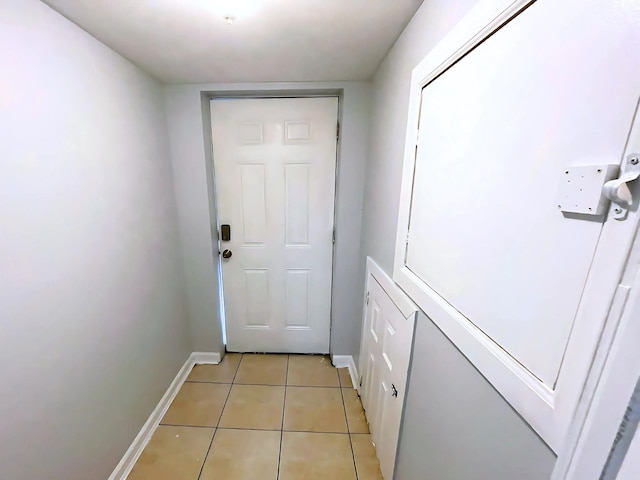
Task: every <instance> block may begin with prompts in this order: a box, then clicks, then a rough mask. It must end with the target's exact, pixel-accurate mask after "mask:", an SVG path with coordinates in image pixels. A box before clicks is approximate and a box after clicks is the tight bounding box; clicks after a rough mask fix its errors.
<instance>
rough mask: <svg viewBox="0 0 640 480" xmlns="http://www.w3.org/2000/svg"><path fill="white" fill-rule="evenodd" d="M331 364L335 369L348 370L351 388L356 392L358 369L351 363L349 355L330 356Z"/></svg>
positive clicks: (351, 358) (358, 381)
mask: <svg viewBox="0 0 640 480" xmlns="http://www.w3.org/2000/svg"><path fill="white" fill-rule="evenodd" d="M331 363H333V366H334V367H336V368H348V369H349V375H350V376H351V383H352V384H353V388H355V389H356V390H358V385H359V383H360V379H359V378H358V369H357V368H356V363H355V362H354V361H353V357H352V356H351V355H331Z"/></svg>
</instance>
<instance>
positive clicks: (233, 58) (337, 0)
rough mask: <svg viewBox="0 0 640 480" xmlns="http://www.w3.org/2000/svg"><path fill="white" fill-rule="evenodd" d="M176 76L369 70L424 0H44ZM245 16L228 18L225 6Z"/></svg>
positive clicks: (300, 75)
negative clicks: (227, 22) (226, 18)
mask: <svg viewBox="0 0 640 480" xmlns="http://www.w3.org/2000/svg"><path fill="white" fill-rule="evenodd" d="M44 1H45V3H47V4H48V5H50V6H51V7H52V8H54V9H55V10H57V11H58V12H60V13H62V14H63V15H64V16H66V17H67V18H69V19H70V20H72V21H73V22H75V23H76V24H78V25H79V26H80V27H82V28H83V29H85V30H86V31H87V32H89V33H90V34H92V35H93V36H95V37H96V38H98V39H99V40H101V41H102V42H103V43H105V44H107V45H108V46H110V47H111V48H113V49H114V50H116V51H117V52H119V53H121V54H122V55H124V56H125V57H127V58H129V59H130V60H131V61H133V62H134V63H136V64H137V65H139V66H140V67H142V68H143V69H145V70H146V71H148V72H150V73H151V74H153V75H155V76H156V77H157V78H159V79H161V80H163V81H165V82H169V83H191V82H194V83H195V82H268V81H327V80H364V79H368V78H369V77H370V76H371V75H372V74H373V73H374V71H375V69H376V67H377V66H378V64H379V63H380V61H381V60H382V59H383V57H384V55H385V54H386V52H387V51H388V50H389V48H390V47H391V45H392V44H393V42H394V41H395V39H396V38H397V37H398V35H399V34H400V32H401V31H402V30H403V28H404V27H405V25H406V24H407V23H408V21H409V20H410V18H411V17H412V16H413V14H414V13H415V11H416V10H417V9H418V7H419V6H420V4H421V3H422V0H85V1H82V0H44ZM229 14H230V15H234V16H235V17H236V20H235V22H234V23H233V25H227V24H226V22H225V20H224V19H223V16H224V15H229Z"/></svg>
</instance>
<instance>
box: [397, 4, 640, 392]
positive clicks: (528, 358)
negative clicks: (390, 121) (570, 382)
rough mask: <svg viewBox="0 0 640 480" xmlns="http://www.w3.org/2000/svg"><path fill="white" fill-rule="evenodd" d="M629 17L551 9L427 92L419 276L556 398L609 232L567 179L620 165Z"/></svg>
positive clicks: (415, 210) (418, 196) (414, 261)
mask: <svg viewBox="0 0 640 480" xmlns="http://www.w3.org/2000/svg"><path fill="white" fill-rule="evenodd" d="M621 13H622V11H621V10H620V9H616V8H612V6H611V2H606V1H603V0H592V1H588V2H575V1H562V2H554V1H553V0H538V1H537V2H535V3H534V4H533V5H532V6H531V7H529V8H528V9H527V10H526V11H525V12H524V13H523V14H521V15H519V16H518V17H516V18H515V19H514V20H513V21H511V22H510V23H509V24H507V25H506V26H505V27H503V28H502V29H500V30H499V31H498V32H497V33H496V34H494V35H493V36H491V37H490V38H489V39H487V40H486V41H485V42H484V43H482V44H481V45H480V46H479V47H477V48H476V49H474V50H473V51H472V52H470V53H469V54H468V55H467V56H465V57H464V58H463V59H462V60H461V61H459V62H458V63H456V64H455V65H454V66H453V67H452V68H450V69H449V70H448V71H446V72H445V73H444V74H443V75H441V76H440V77H438V78H437V79H436V80H435V81H433V82H431V83H430V84H429V85H427V86H426V87H425V88H424V90H423V92H422V107H421V117H420V141H419V145H418V161H417V162H416V169H415V184H416V186H417V187H418V188H415V189H414V192H413V199H412V203H413V207H412V211H411V219H410V222H411V227H410V238H411V242H410V244H409V248H408V251H407V262H406V265H407V267H408V268H409V269H410V270H411V271H412V272H414V273H415V274H416V275H418V276H419V277H420V278H422V279H423V280H424V281H425V283H427V284H428V285H429V286H430V287H431V288H433V289H434V290H435V291H436V292H438V293H439V294H440V295H441V296H442V297H443V298H444V299H445V300H446V301H447V302H448V303H450V304H451V305H452V306H453V307H454V308H455V309H457V310H458V311H459V312H461V313H462V314H463V315H464V316H465V317H467V318H468V319H469V320H470V321H471V322H472V323H473V324H474V325H475V326H477V327H478V328H479V329H480V330H482V331H483V332H484V333H485V334H487V335H488V336H489V337H491V338H492V339H493V340H494V341H495V342H496V343H497V344H499V345H500V346H501V347H502V348H504V349H505V350H507V351H508V352H509V353H510V354H511V355H512V356H513V357H514V358H516V359H517V361H518V362H520V363H521V364H523V365H524V366H525V367H526V368H527V369H528V370H529V371H530V372H532V373H533V374H534V375H535V376H536V377H538V378H539V379H541V380H542V381H543V382H544V383H545V384H546V385H547V386H549V387H553V386H554V384H555V382H556V379H557V377H558V373H559V370H560V366H561V362H562V359H563V356H564V352H565V349H566V347H567V343H568V339H569V334H570V332H571V328H572V325H573V322H574V318H575V316H576V312H577V309H578V305H579V302H580V299H581V296H582V290H583V288H584V285H585V282H586V279H587V275H588V273H589V269H590V266H591V260H592V258H593V256H594V252H595V249H596V247H597V245H598V239H599V237H600V232H601V229H602V222H603V220H604V219H603V218H602V217H600V218H593V217H587V216H573V217H572V216H568V215H563V214H562V212H561V211H559V209H558V205H557V204H558V201H557V196H558V187H559V184H560V181H561V177H562V175H564V171H565V169H566V168H567V167H570V166H573V165H594V166H597V165H600V164H607V163H618V162H619V161H620V158H621V156H622V152H623V149H624V146H625V140H626V136H627V134H628V131H629V126H630V125H631V120H632V118H633V114H634V109H635V106H636V102H637V98H638V94H639V90H638V82H620V78H625V77H626V78H629V76H631V78H638V74H639V73H640V68H638V65H637V62H629V58H628V57H626V56H624V55H615V54H612V53H613V52H616V50H618V49H619V46H620V45H627V46H629V45H633V44H635V45H638V44H639V42H638V37H639V35H638V33H637V22H633V21H630V19H629V18H623V16H622V15H621ZM630 63H634V66H631V65H630Z"/></svg>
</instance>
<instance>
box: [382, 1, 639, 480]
mask: <svg viewBox="0 0 640 480" xmlns="http://www.w3.org/2000/svg"><path fill="white" fill-rule="evenodd" d="M535 1H536V0H480V1H479V2H478V3H477V4H476V6H475V7H473V8H472V10H471V11H470V12H469V13H468V14H467V16H465V17H464V18H463V19H462V21H461V22H460V23H458V24H457V25H456V26H455V27H454V29H453V30H452V31H451V32H450V33H449V34H448V35H447V36H446V37H445V38H444V39H443V40H442V41H441V42H440V43H439V44H438V45H437V46H436V47H435V48H434V49H433V50H432V51H431V52H430V53H429V54H428V55H427V56H426V57H425V59H423V61H422V62H420V63H419V64H418V66H417V67H416V68H415V69H414V71H413V75H412V79H411V96H410V103H409V112H408V122H407V137H406V143H405V145H406V149H405V159H404V170H403V180H402V190H401V198H400V211H399V219H398V230H397V232H398V233H397V237H396V255H395V262H394V274H393V279H394V281H395V282H396V283H399V284H400V285H401V287H402V288H403V289H405V291H406V292H407V293H409V295H410V296H411V297H412V298H413V300H414V301H416V302H417V303H418V304H425V303H427V304H433V307H434V310H435V311H436V313H438V312H439V311H440V310H442V311H443V312H445V310H446V308H447V306H445V305H442V304H437V305H436V302H434V301H433V300H432V299H431V298H429V297H428V295H427V294H426V293H425V291H424V290H422V289H421V288H419V287H417V286H415V285H417V283H418V282H416V281H415V280H416V279H414V278H412V277H411V275H413V276H415V275H414V274H412V272H411V271H410V270H408V269H406V268H405V267H404V265H405V252H406V242H407V231H408V225H409V212H410V208H409V207H410V204H411V196H412V183H413V168H414V164H415V148H416V145H417V135H416V134H417V131H418V125H419V112H420V105H421V100H422V98H421V97H422V89H423V88H424V86H426V85H427V84H428V83H429V82H430V81H431V80H433V79H434V78H436V77H437V76H439V75H440V74H442V73H443V72H444V71H446V70H447V69H448V68H449V67H451V66H452V65H453V64H454V63H455V62H457V61H458V60H460V59H461V58H462V57H463V56H464V55H466V54H467V53H468V52H470V51H471V50H472V49H473V48H475V47H476V46H478V45H479V44H480V43H481V42H483V41H484V40H485V39H486V38H488V37H489V36H491V35H492V34H493V33H494V32H495V31H497V30H498V29H500V28H501V27H502V26H504V25H505V24H506V23H508V22H509V21H510V20H512V19H513V18H515V17H516V16H517V15H518V14H519V13H521V12H522V11H523V10H525V9H526V8H527V7H529V6H530V5H531V4H533V3H534V2H535ZM636 130H640V129H639V128H638V126H636ZM616 160H618V159H616ZM635 190H636V192H637V191H638V190H640V189H638V188H636V189H635ZM629 231H631V227H629ZM627 233H629V232H627ZM620 246H621V248H624V247H625V245H620ZM631 255H632V256H631V257H630V259H629V260H628V263H627V266H626V273H625V279H624V281H623V282H622V283H620V285H619V286H618V289H617V290H616V291H615V297H614V300H613V304H612V305H611V308H610V311H609V316H608V319H607V322H606V326H605V330H604V333H603V334H602V336H601V337H600V333H601V332H600V331H594V332H588V333H587V334H586V336H587V337H589V338H585V339H584V340H585V342H586V343H588V342H587V340H589V341H590V340H594V341H596V342H597V341H598V338H600V341H599V343H598V344H599V347H598V353H597V357H596V360H595V362H594V363H593V364H592V365H591V366H589V365H588V362H581V364H580V365H575V368H574V371H573V372H571V373H572V374H575V375H566V377H571V376H573V377H574V381H567V382H566V383H567V385H566V386H565V387H563V388H564V389H565V390H564V391H568V392H569V394H568V395H567V397H568V399H569V400H568V401H564V402H560V403H559V402H557V401H556V400H557V399H555V398H554V392H553V391H551V390H550V389H549V388H547V387H545V386H544V385H541V384H540V382H538V381H535V380H534V379H530V378H527V377H526V375H521V374H520V372H518V370H522V369H521V368H520V369H519V368H517V367H518V366H517V365H514V363H515V362H514V360H513V359H511V358H510V357H509V358H506V357H508V356H507V355H504V354H503V353H502V352H501V351H500V350H499V349H497V348H495V347H493V346H492V345H481V344H480V343H478V339H479V338H480V336H479V335H477V334H476V332H472V331H469V330H468V329H466V330H465V328H464V327H460V326H458V325H451V324H449V327H450V328H448V335H449V336H450V338H455V340H454V343H456V344H457V345H458V348H461V349H462V350H463V352H464V353H465V354H466V355H467V356H468V357H469V358H470V359H471V360H472V361H473V362H474V364H476V366H477V367H478V368H479V369H480V370H481V371H483V372H484V374H485V376H486V375H487V372H488V373H489V375H488V378H491V381H492V383H493V384H494V386H498V389H499V390H500V391H501V393H502V394H503V395H504V396H505V397H506V398H507V399H508V400H509V398H516V399H517V398H521V399H522V398H526V399H527V400H526V401H521V403H522V405H514V407H515V408H516V409H520V408H522V409H525V410H527V413H528V414H527V415H525V417H526V418H525V420H526V421H528V422H530V424H531V425H532V427H533V428H534V429H535V430H536V431H538V432H540V433H541V434H542V436H543V437H545V440H546V441H547V442H548V443H549V444H550V446H551V447H552V448H553V449H554V450H555V451H556V452H557V453H558V454H559V457H558V461H557V463H556V467H555V470H554V473H553V479H554V480H585V479H587V478H597V476H598V475H599V472H598V474H596V476H595V477H592V476H585V475H584V472H586V471H587V470H588V469H587V466H590V467H591V470H593V471H596V470H597V467H598V462H600V464H599V466H600V471H601V469H602V466H604V461H605V460H606V456H607V455H608V451H609V448H610V446H611V442H610V441H608V440H606V437H604V436H603V435H602V433H603V430H602V429H603V428H604V427H605V426H606V427H607V428H608V429H609V431H611V432H613V436H615V432H616V431H617V428H618V426H619V423H620V419H621V412H624V409H625V408H626V406H627V402H628V400H629V392H630V391H632V390H633V387H635V384H636V381H637V379H638V368H639V367H640V355H638V354H637V352H636V356H635V357H634V359H633V361H632V362H630V363H625V362H629V360H630V358H631V357H630V355H631V350H630V349H631V348H632V347H630V346H629V347H626V348H625V347H624V346H623V344H624V343H625V342H628V343H631V344H632V343H633V342H630V340H629V339H630V338H631V337H633V339H634V340H635V342H636V343H635V345H637V342H638V340H640V332H638V329H640V326H639V325H633V322H632V321H631V319H632V318H634V316H635V318H636V323H639V322H638V321H637V320H638V319H639V318H640V300H639V297H640V279H639V278H638V275H639V274H638V270H639V268H638V264H639V263H640V260H638V258H640V241H638V240H637V239H636V242H635V244H634V245H633V247H632V251H631ZM633 259H635V260H633ZM623 266H624V264H623V265H621V267H623ZM616 284H617V282H616ZM602 287H603V288H612V285H609V284H608V283H607V284H606V285H602ZM434 321H436V323H438V319H437V318H434ZM441 321H442V322H444V320H441ZM619 326H620V328H618V327H619ZM616 331H617V332H618V334H617V335H616ZM621 332H622V333H621ZM612 342H613V343H612ZM578 343H580V342H578ZM496 359H498V360H499V361H496ZM581 360H584V359H581ZM578 363H580V362H578ZM612 369H615V375H611V374H609V376H607V374H608V373H607V372H610V371H611V370H612ZM516 377H518V381H514V378H516ZM585 379H586V382H587V383H586V386H585V382H584V380H585ZM614 380H615V381H614ZM605 399H606V400H605ZM558 409H560V410H561V412H560V413H561V415H560V418H561V420H562V422H561V423H562V425H559V427H560V428H558V425H557V424H556V422H555V421H554V420H555V418H554V417H553V416H552V415H551V414H550V412H551V413H553V412H554V411H555V412H557V411H558ZM574 409H575V414H574ZM521 413H522V411H521ZM585 422H586V423H585ZM590 422H591V423H594V422H595V423H597V424H598V426H599V428H600V430H599V431H598V428H591V427H590V425H591V423H590ZM583 426H584V428H583ZM598 436H601V438H600V439H598V438H597V437H598ZM613 436H612V437H611V440H612V439H613ZM602 438H605V440H604V445H603V444H602V443H603V442H602V441H599V440H602ZM596 453H598V454H599V455H596ZM603 455H604V459H603ZM580 472H582V474H580Z"/></svg>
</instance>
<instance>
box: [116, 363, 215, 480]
mask: <svg viewBox="0 0 640 480" xmlns="http://www.w3.org/2000/svg"><path fill="white" fill-rule="evenodd" d="M220 359H221V354H220V353H219V352H193V353H192V354H191V355H189V358H187V361H186V362H184V365H182V367H181V368H180V370H179V371H178V374H177V375H176V376H175V378H174V379H173V381H172V382H171V385H169V388H168V389H167V391H166V392H165V393H164V395H163V396H162V398H161V399H160V401H159V402H158V405H156V408H154V409H153V412H151V415H149V418H148V419H147V421H146V422H145V423H144V425H143V426H142V429H140V432H138V435H137V436H136V438H135V439H134V440H133V443H131V445H130V446H129V448H128V449H127V451H126V452H125V454H124V456H123V457H122V460H120V463H118V465H117V466H116V468H115V469H114V470H113V472H112V473H111V475H110V476H109V478H108V480H126V478H127V477H128V476H129V474H130V473H131V470H132V469H133V466H134V465H135V464H136V462H137V461H138V458H139V457H140V455H141V454H142V451H143V450H144V447H146V446H147V443H149V440H151V436H152V435H153V432H155V431H156V428H157V427H158V425H159V424H160V421H161V420H162V417H164V414H165V413H167V410H168V409H169V406H170V405H171V402H173V399H174V398H176V395H177V394H178V392H179V391H180V388H181V387H182V384H183V383H184V382H185V380H186V379H187V377H188V376H189V372H191V369H192V368H193V366H194V365H199V364H204V363H214V364H215V363H220Z"/></svg>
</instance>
